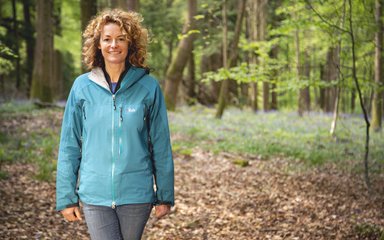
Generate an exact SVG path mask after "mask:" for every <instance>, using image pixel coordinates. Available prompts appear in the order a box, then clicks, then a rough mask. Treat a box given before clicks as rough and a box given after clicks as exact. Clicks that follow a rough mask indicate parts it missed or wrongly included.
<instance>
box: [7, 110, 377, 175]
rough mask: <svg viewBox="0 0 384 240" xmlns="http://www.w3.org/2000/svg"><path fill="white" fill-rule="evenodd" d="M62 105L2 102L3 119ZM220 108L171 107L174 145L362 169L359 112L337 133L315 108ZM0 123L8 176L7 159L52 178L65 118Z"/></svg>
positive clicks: (373, 154)
mask: <svg viewBox="0 0 384 240" xmlns="http://www.w3.org/2000/svg"><path fill="white" fill-rule="evenodd" d="M60 111H62V110H57V109H56V110H38V109H35V108H34V107H33V106H31V105H30V104H29V105H28V104H27V105H25V106H24V105H19V106H14V105H12V104H7V105H2V106H0V123H1V122H3V121H13V119H18V118H28V121H34V119H39V118H40V119H41V118H53V117H54V116H55V115H57V114H58V113H59V112H60ZM214 113H215V109H210V108H206V107H201V106H195V107H181V108H179V109H178V110H177V111H176V112H169V123H170V129H171V133H172V136H174V137H173V140H172V145H173V151H174V152H176V153H178V154H182V155H188V156H190V155H191V154H192V153H193V148H194V147H200V148H202V149H205V150H208V151H211V152H213V153H215V154H217V153H220V152H231V153H236V154H240V155H247V154H250V155H255V156H258V157H259V158H261V159H268V158H271V157H274V156H283V157H285V158H286V159H287V161H289V159H295V160H299V161H302V162H303V163H304V164H305V165H306V166H309V167H311V166H320V165H322V164H324V163H335V164H336V165H338V166H339V167H342V168H345V167H348V168H349V169H351V167H354V169H352V170H357V171H361V169H362V166H363V164H362V161H363V157H364V142H365V123H364V121H363V119H362V118H361V117H359V116H347V115H344V116H340V120H339V122H338V126H337V130H336V137H331V136H330V134H329V128H330V125H331V121H332V116H331V115H328V114H322V113H310V114H308V115H306V116H304V117H302V118H300V117H298V115H297V114H296V113H293V112H269V113H264V112H258V113H254V112H252V111H250V110H239V109H227V110H226V112H225V113H224V116H223V118H222V119H221V120H219V119H216V118H214ZM28 121H26V122H27V124H28ZM46 122H47V121H46ZM48 122H49V121H48ZM0 126H2V127H1V129H0V144H1V146H0V178H5V177H6V173H5V172H3V171H2V168H1V165H2V164H4V163H10V162H31V163H34V164H35V165H37V166H38V172H37V173H36V177H37V178H38V179H41V180H47V181H49V180H52V179H53V178H54V173H55V169H56V158H57V150H58V144H59V137H60V136H59V133H60V124H55V125H50V127H47V126H41V127H37V128H35V129H32V130H31V129H29V130H28V131H26V129H27V128H28V126H17V127H16V128H15V129H13V130H12V129H11V130H10V129H8V128H6V127H4V124H2V125H0ZM383 135H384V134H383V132H379V133H372V134H371V141H370V155H369V162H370V171H371V172H378V173H381V172H383V166H384V159H383V156H384V140H383V139H384V138H383V137H384V136H383ZM234 164H236V165H239V166H247V165H248V161H247V160H246V159H245V161H244V162H243V161H241V162H240V161H234ZM356 166H357V167H356Z"/></svg>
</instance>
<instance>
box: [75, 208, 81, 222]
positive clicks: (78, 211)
mask: <svg viewBox="0 0 384 240" xmlns="http://www.w3.org/2000/svg"><path fill="white" fill-rule="evenodd" d="M75 216H76V217H77V219H79V220H83V219H82V218H81V213H80V210H79V208H78V207H76V208H75Z"/></svg>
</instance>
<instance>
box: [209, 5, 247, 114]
mask: <svg viewBox="0 0 384 240" xmlns="http://www.w3.org/2000/svg"><path fill="white" fill-rule="evenodd" d="M245 3H246V1H245V0H241V1H240V2H238V4H239V5H238V11H237V18H236V27H235V34H234V37H233V41H232V43H231V46H230V48H231V52H230V56H229V59H227V52H224V51H228V50H227V48H228V46H223V65H224V68H225V69H227V68H229V67H232V66H234V65H235V61H236V59H237V55H238V44H239V40H240V33H241V27H242V23H243V18H244V12H245ZM226 4H227V2H226V1H224V5H223V25H224V29H223V31H224V33H223V34H224V36H223V44H224V42H225V44H227V40H228V39H227V35H226V34H227V32H228V26H227V20H228V19H227V18H226V16H227V12H226V11H227V10H226V9H227V5H226ZM224 16H225V18H224ZM226 61H227V62H226ZM229 86H230V80H229V79H225V80H223V81H222V83H221V86H220V95H219V99H218V102H219V104H218V105H217V111H216V118H221V117H222V115H223V113H224V109H225V106H226V101H227V99H228V97H229V96H228V92H229Z"/></svg>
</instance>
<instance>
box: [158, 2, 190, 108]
mask: <svg viewBox="0 0 384 240" xmlns="http://www.w3.org/2000/svg"><path fill="white" fill-rule="evenodd" d="M196 13H197V0H188V18H187V20H186V22H185V24H184V27H183V34H184V36H183V37H182V39H181V40H180V42H179V45H178V47H177V52H176V54H175V56H174V58H173V60H172V63H171V64H170V65H169V67H168V70H167V74H166V77H165V90H164V95H165V102H166V105H167V108H168V109H169V110H171V111H173V110H175V108H176V102H177V92H178V89H179V85H180V82H181V79H182V77H183V70H184V68H185V66H186V64H187V62H188V59H189V56H190V53H191V51H192V49H193V47H192V46H193V40H194V38H195V34H194V33H191V32H190V31H191V30H193V29H194V27H195V20H194V16H196Z"/></svg>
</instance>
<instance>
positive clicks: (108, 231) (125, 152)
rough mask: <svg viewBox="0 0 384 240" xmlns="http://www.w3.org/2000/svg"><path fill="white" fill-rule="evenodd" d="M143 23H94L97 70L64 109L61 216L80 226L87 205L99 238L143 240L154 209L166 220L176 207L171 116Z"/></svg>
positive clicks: (87, 50)
mask: <svg viewBox="0 0 384 240" xmlns="http://www.w3.org/2000/svg"><path fill="white" fill-rule="evenodd" d="M140 22H141V18H140V17H139V15H138V14H137V13H133V12H124V11H122V10H106V11H104V12H102V13H100V14H99V15H98V16H96V17H95V18H94V19H93V20H91V21H90V23H89V25H88V26H87V28H86V30H85V32H84V34H83V36H84V46H83V57H84V63H85V64H86V65H87V66H88V68H89V69H90V70H91V71H90V72H89V73H85V74H83V75H81V76H79V77H78V78H77V79H76V80H75V82H74V83H73V86H72V89H71V91H70V94H69V96H68V100H67V104H66V107H65V112H64V117H63V124H62V130H61V138H60V147H59V157H58V165H57V179H56V189H57V190H56V203H57V210H59V211H61V213H62V215H63V216H64V218H65V219H66V220H68V221H77V220H81V219H82V218H81V214H80V210H79V202H81V203H82V206H83V211H84V215H85V220H86V223H87V226H88V231H89V233H90V235H91V238H92V239H140V238H141V235H142V233H143V230H144V227H145V224H146V222H147V220H148V218H149V215H150V212H151V209H152V206H153V205H155V214H156V217H158V218H160V217H163V216H164V215H166V214H168V213H169V212H170V208H171V206H172V205H174V174H173V159H172V151H171V145H170V137H169V128H168V119H167V113H166V108H165V104H164V98H163V95H162V92H161V90H160V87H159V84H158V83H157V81H156V80H155V79H154V78H153V77H151V76H150V75H149V71H148V68H147V67H146V64H145V61H146V53H147V49H146V48H147V30H146V29H145V28H143V27H142V26H141V24H140ZM154 183H155V189H154Z"/></svg>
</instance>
